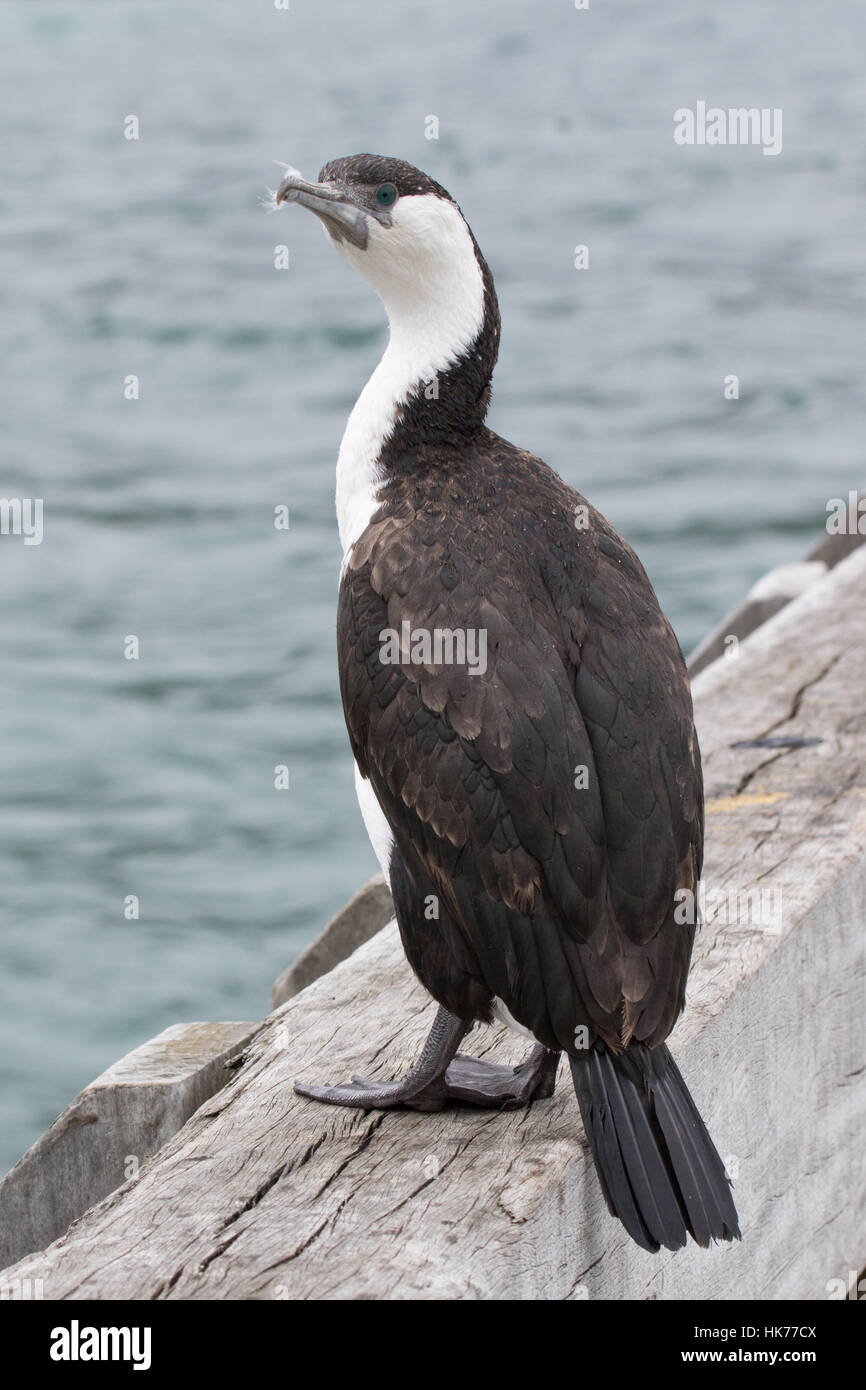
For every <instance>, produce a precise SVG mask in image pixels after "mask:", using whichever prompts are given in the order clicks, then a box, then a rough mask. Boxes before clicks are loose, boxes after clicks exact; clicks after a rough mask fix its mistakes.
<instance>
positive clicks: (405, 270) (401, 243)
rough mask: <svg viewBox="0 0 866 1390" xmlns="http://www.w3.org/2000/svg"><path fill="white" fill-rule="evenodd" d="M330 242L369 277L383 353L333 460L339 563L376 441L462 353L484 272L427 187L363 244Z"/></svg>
mask: <svg viewBox="0 0 866 1390" xmlns="http://www.w3.org/2000/svg"><path fill="white" fill-rule="evenodd" d="M335 245H336V246H337V249H338V250H339V251H341V252H342V253H343V255H345V257H346V259H347V260H349V261H351V263H352V265H354V266H355V268H356V269H357V270H359V271H360V273H361V274H362V275H363V276H364V277H365V279H367V280H369V281H370V283H371V284H372V286H373V288H374V289H375V290H376V292H377V293H378V295H379V296H380V298H381V299H382V302H383V303H384V305H385V311H386V313H387V315H388V323H389V325H390V329H391V334H390V338H389V340H388V346H387V348H386V349H385V354H384V356H383V358H382V360H381V362H380V363H379V365H378V367H377V368H376V370H375V371H374V373H373V375H372V376H371V377H370V380H369V381H368V382H367V385H366V386H365V387H364V389H363V391H362V392H361V394H360V396H359V397H358V400H357V401H356V403H355V407H354V409H353V411H352V413H351V415H350V416H349V420H348V423H347V425H346V430H345V433H344V435H343V441H342V443H341V445H340V453H339V457H338V459H337V521H338V523H339V528H340V543H341V545H342V547H343V563H344V564H345V561H346V557H347V556H348V554H349V551H350V550H351V548H352V546H353V545H354V544H355V542H356V541H357V539H358V537H359V536H360V535H361V534H362V533H363V532H364V531H365V530H366V528H367V526H368V524H369V521H370V518H371V517H372V516H373V514H374V512H375V511H376V510H377V506H378V504H377V502H376V492H377V490H378V488H379V486H380V485H381V482H382V476H381V472H380V469H379V466H378V460H379V455H380V453H381V450H382V446H383V444H384V443H385V441H386V440H387V439H388V437H389V436H390V435H391V433H392V431H393V429H394V425H395V421H396V416H397V410H398V407H399V406H401V405H403V404H405V403H406V401H408V399H409V397H410V396H411V395H412V394H413V393H414V392H415V391H417V390H419V389H420V390H422V391H427V392H428V393H429V394H430V395H431V396H432V395H433V393H434V392H436V391H437V390H438V382H437V377H438V375H439V374H440V373H441V372H444V371H446V370H447V369H448V367H450V366H451V365H452V363H453V362H454V361H455V360H456V359H457V358H458V357H459V356H460V354H461V353H463V352H465V351H466V349H467V348H468V347H469V346H470V344H471V343H472V342H473V341H474V340H475V338H476V337H477V336H478V333H479V332H480V329H481V325H482V323H483V320H484V281H483V278H482V275H481V269H480V267H479V265H478V261H477V259H476V256H475V248H474V246H473V243H472V238H471V236H470V234H469V230H468V228H467V226H466V223H465V222H464V220H463V218H462V216H461V214H460V212H459V211H458V210H457V208H456V207H455V206H454V205H453V204H452V203H449V202H447V201H445V200H444V199H442V198H437V197H436V196H435V195H433V194H421V195H418V196H410V197H405V198H401V199H400V200H399V201H398V203H397V204H396V206H395V208H394V214H393V220H392V225H391V226H390V227H382V226H380V225H379V224H378V223H376V222H374V221H372V219H371V221H370V231H369V240H368V242H367V247H366V249H365V250H363V251H362V250H359V249H357V248H356V247H353V246H351V245H350V244H349V243H348V242H345V241H344V242H340V243H335Z"/></svg>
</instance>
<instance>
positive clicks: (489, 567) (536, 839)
mask: <svg viewBox="0 0 866 1390" xmlns="http://www.w3.org/2000/svg"><path fill="white" fill-rule="evenodd" d="M287 202H296V203H300V204H301V206H303V207H306V208H309V209H310V211H312V212H314V213H315V214H316V216H317V217H318V218H320V220H321V221H322V223H323V224H324V228H325V231H326V233H327V236H328V238H329V239H330V240H331V241H332V242H333V244H334V245H335V246H336V248H337V249H338V250H339V251H340V252H341V253H342V254H343V255H344V256H345V257H346V259H347V260H348V261H349V262H350V263H351V264H352V265H353V266H354V267H355V269H356V270H358V271H359V272H360V273H361V274H362V275H363V276H364V277H365V279H367V280H368V281H369V282H370V284H371V285H372V286H373V288H374V289H375V290H376V291H377V293H378V294H379V296H380V297H381V299H382V301H383V303H384V306H385V311H386V313H387V316H388V322H389V325H390V338H389V341H388V346H387V349H386V351H385V354H384V356H383V358H382V360H381V362H380V363H379V365H378V366H377V368H376V370H375V371H374V372H373V375H372V376H371V378H370V380H369V381H368V382H367V385H366V386H365V387H364V389H363V391H362V392H361V395H360V397H359V398H358V401H357V404H356V405H355V407H354V409H353V411H352V413H351V415H350V417H349V421H348V424H347V426H346V431H345V434H344V435H343V441H342V444H341V446H340V452H339V458H338V462H337V513H338V519H339V528H340V539H341V542H342V547H343V552H344V553H343V567H342V573H341V580H340V592H339V606H338V617H337V633H338V651H339V670H340V688H341V692H342V699H343V709H344V712H345V717H346V724H347V727H348V731H349V738H350V740H351V745H352V749H353V752H354V755H355V761H356V781H357V787H358V796H359V800H360V804H361V809H362V812H363V816H364V820H365V823H366V826H367V829H368V832H369V835H370V838H371V840H372V843H373V847H374V849H375V851H376V854H377V857H378V859H379V862H380V864H381V866H382V871H383V873H384V874H385V877H386V879H387V880H388V881H389V883H390V885H391V890H392V893H393V898H394V907H395V912H396V916H397V922H398V925H399V929H400V934H401V937H402V941H403V946H404V948H405V951H406V955H407V957H408V960H409V963H410V965H411V966H412V969H413V970H414V971H415V974H416V975H417V976H418V978H419V980H420V981H421V983H422V984H423V985H424V986H425V987H426V989H427V990H428V991H429V992H430V994H431V995H432V996H433V998H434V999H435V1000H436V1001H437V1003H438V1005H439V1010H438V1013H437V1015H436V1020H435V1022H434V1024H433V1028H432V1031H431V1033H430V1035H429V1037H428V1039H427V1042H426V1044H425V1046H424V1049H423V1051H422V1053H421V1056H420V1058H419V1060H418V1061H417V1063H416V1064H415V1066H413V1067H412V1069H411V1070H410V1071H409V1072H408V1073H407V1075H405V1076H404V1077H402V1078H401V1079H400V1080H397V1081H389V1082H375V1081H367V1080H364V1079H361V1078H356V1079H355V1080H354V1081H352V1082H349V1083H346V1084H344V1085H334V1086H313V1085H306V1084H303V1085H302V1084H300V1083H298V1085H297V1086H296V1089H297V1090H298V1091H299V1092H300V1093H301V1094H302V1095H305V1096H310V1097H313V1098H314V1099H316V1100H319V1101H327V1102H330V1103H331V1104H336V1105H351V1106H358V1107H363V1108H380V1107H382V1108H390V1107H393V1106H408V1107H411V1108H414V1109H417V1110H438V1109H441V1108H442V1107H443V1106H444V1105H445V1104H447V1103H448V1101H449V1100H457V1101H462V1102H468V1103H476V1104H479V1105H484V1106H493V1107H512V1106H518V1105H524V1104H526V1103H528V1102H529V1101H530V1100H532V1099H533V1098H538V1097H544V1096H549V1095H550V1094H551V1093H552V1091H553V1087H554V1081H555V1076H556V1069H557V1063H558V1061H559V1056H560V1053H562V1052H564V1053H566V1055H567V1057H568V1061H569V1064H570V1067H571V1074H572V1077H573V1081H574V1088H575V1091H576V1093H577V1099H578V1102H579V1104H580V1110H581V1114H582V1116H583V1122H584V1126H585V1129H586V1133H587V1136H588V1138H589V1142H590V1145H591V1149H592V1153H593V1157H594V1159H595V1164H596V1168H597V1171H598V1176H599V1180H600V1182H601V1186H602V1189H603V1192H604V1196H605V1198H606V1200H607V1204H608V1206H609V1208H610V1210H611V1212H612V1213H613V1214H614V1215H615V1216H617V1217H619V1219H620V1220H621V1221H622V1222H623V1224H624V1225H625V1227H626V1229H627V1230H628V1232H629V1234H630V1235H631V1236H632V1237H633V1238H634V1239H635V1240H636V1241H637V1242H638V1244H639V1245H641V1246H643V1247H644V1249H646V1250H651V1251H656V1250H658V1249H659V1247H660V1246H666V1247H668V1248H669V1249H676V1248H678V1247H679V1246H682V1245H684V1244H685V1242H686V1237H687V1233H689V1232H690V1233H691V1235H692V1236H693V1238H694V1239H695V1240H696V1241H697V1242H698V1243H699V1244H700V1245H708V1244H709V1242H710V1241H711V1240H712V1239H715V1240H730V1239H732V1238H734V1237H738V1236H739V1230H738V1224H737V1213H736V1210H735V1208H734V1203H733V1200H732V1196H731V1191H730V1184H729V1182H728V1179H727V1176H726V1174H725V1169H724V1165H723V1163H722V1161H721V1159H720V1158H719V1155H718V1153H717V1151H716V1149H715V1147H714V1145H713V1142H712V1140H711V1139H710V1136H709V1134H708V1133H707V1130H706V1127H705V1125H704V1123H703V1121H702V1119H701V1117H700V1114H699V1113H698V1110H697V1107H696V1106H695V1103H694V1101H693V1100H692V1097H691V1095H690V1094H689V1091H688V1089H687V1088H686V1085H685V1083H684V1081H683V1079H682V1077H681V1075H680V1073H679V1070H678V1069H677V1066H676V1064H675V1062H674V1060H673V1058H672V1057H671V1054H670V1052H669V1051H668V1049H667V1047H666V1046H665V1039H666V1037H667V1036H668V1034H669V1033H670V1031H671V1029H672V1028H673V1026H674V1023H675V1021H676V1019H677V1016H678V1015H679V1013H680V1011H681V1010H682V1008H683V1004H684V999H685V985H686V975H687V973H688V968H689V960H690V957H691V951H692V942H693V938H694V933H695V922H694V914H689V913H688V912H686V913H683V912H682V911H677V908H678V905H681V904H682V903H684V902H687V901H688V898H687V896H684V895H683V892H682V890H685V892H686V894H688V893H689V892H691V893H692V894H695V895H696V892H697V886H698V879H699V876H700V871H701V862H702V851H703V789H702V780H701V764H700V753H699V750H698V743H697V738H696V735H695V728H694V722H693V716H692V701H691V694H690V690H689V683H688V678H687V675H686V670H685V665H684V662H683V658H682V653H681V652H680V648H679V645H678V643H677V640H676V638H675V636H674V633H673V631H672V629H671V627H670V625H669V624H668V622H667V620H666V619H665V617H664V615H663V614H662V612H661V610H660V608H659V605H658V601H657V599H656V596H655V593H654V592H653V589H652V586H651V584H650V582H649V580H648V578H647V576H646V573H645V572H644V570H643V568H642V566H641V564H640V562H639V560H638V559H637V557H636V556H635V554H634V552H633V551H632V550H631V549H630V548H629V546H628V545H627V544H626V542H625V541H624V540H623V539H622V537H621V536H619V535H618V534H617V532H616V531H615V530H614V528H613V527H612V526H611V525H610V524H609V522H607V521H606V520H605V519H604V517H602V516H601V515H600V514H599V513H598V512H597V511H596V510H595V509H594V508H593V507H591V506H590V505H589V504H588V503H587V502H586V501H585V499H584V498H583V497H581V496H580V494H579V493H577V492H575V491H573V490H572V489H571V488H570V487H568V486H566V484H565V483H564V482H563V481H562V480H561V479H560V478H559V477H558V476H557V475H556V474H555V473H554V472H552V470H551V469H550V468H548V467H547V466H546V465H545V464H544V463H542V462H541V460H540V459H537V458H535V457H533V455H532V454H529V453H526V452H525V451H524V450H522V449H518V448H516V447H515V446H514V445H513V444H509V443H508V441H507V440H505V439H500V438H499V437H498V436H497V435H496V434H494V433H493V432H492V431H491V430H490V429H488V428H487V426H486V425H485V423H484V419H485V415H486V413H487V407H488V403H489V400H490V382H491V376H492V373H493V368H494V364H495V362H496V357H497V352H498V348H499V309H498V305H497V300H496V292H495V290H494V286H493V278H492V276H491V274H490V270H489V268H488V266H487V264H486V262H485V260H484V258H483V256H482V254H481V252H480V250H479V248H478V245H477V243H476V241H475V238H474V236H473V235H472V232H471V230H470V228H469V226H468V224H467V222H466V220H465V219H464V217H463V214H462V213H461V211H460V208H459V207H458V206H457V204H456V203H455V202H454V200H453V198H451V197H450V195H449V194H448V193H446V191H445V189H444V188H442V187H441V186H440V185H439V184H438V183H436V182H434V180H433V179H431V178H428V176H427V175H426V174H423V173H421V172H420V170H418V169H415V168H413V167H412V166H411V165H410V164H407V163H405V162H404V161H403V160H399V159H387V158H383V157H380V156H376V155H370V154H360V155H355V156H352V157H350V158H347V159H338V160H335V161H334V162H332V163H330V164H327V165H326V166H325V167H324V169H322V171H321V173H320V175H319V180H318V182H316V183H311V182H308V181H306V180H305V179H303V178H302V177H301V176H300V174H298V173H297V172H296V171H294V170H290V171H289V172H288V173H287V174H286V177H285V178H284V179H283V181H282V183H281V184H280V187H279V189H278V190H277V203H278V204H280V203H287ZM437 633H438V634H445V637H444V638H443V642H442V644H440V646H439V647H437V646H436V634H437ZM385 634H391V635H392V636H389V637H388V639H387V641H388V642H390V643H391V646H390V648H388V650H387V651H386V640H385ZM393 634H396V635H397V636H396V639H395V638H394V637H393ZM418 634H421V640H416V639H417V636H418ZM449 634H450V636H449ZM455 634H456V636H455ZM473 634H474V645H473V637H472V635H473ZM461 635H462V638H463V643H462V645H461V642H460V641H459V640H458V639H459V638H460V636H461ZM445 643H450V646H449V648H448V650H447V651H446V647H445V645H444V644H445ZM470 648H471V649H472V651H473V653H474V657H475V661H474V665H473V664H472V663H471V662H470V660H469V659H468V654H469V649H470ZM482 649H483V659H482ZM461 655H462V656H463V659H462V660H461V659H460V658H461ZM692 901H694V898H693V899H692ZM431 905H433V906H432V908H431ZM683 916H686V917H688V918H690V920H688V921H685V922H683V921H681V920H678V918H681V917H683ZM494 1017H498V1018H499V1019H501V1020H503V1021H504V1022H506V1023H508V1024H510V1025H511V1026H513V1027H516V1028H517V1029H518V1031H520V1032H523V1033H525V1034H526V1036H527V1037H529V1038H530V1039H531V1040H532V1042H533V1044H534V1045H533V1047H532V1050H531V1052H530V1053H529V1056H528V1058H527V1060H526V1061H525V1062H524V1063H523V1064H522V1065H521V1066H518V1067H507V1066H498V1065H495V1064H491V1063H486V1062H483V1061H481V1060H478V1059H473V1058H469V1057H465V1056H463V1055H462V1054H461V1053H459V1052H458V1048H459V1046H460V1043H461V1041H462V1039H463V1038H464V1036H465V1035H466V1033H467V1032H468V1031H469V1029H470V1028H471V1027H472V1026H473V1024H474V1023H475V1022H476V1021H480V1022H483V1023H490V1022H491V1021H492V1019H493V1018H494Z"/></svg>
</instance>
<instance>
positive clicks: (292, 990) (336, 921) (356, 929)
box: [271, 874, 394, 1009]
mask: <svg viewBox="0 0 866 1390" xmlns="http://www.w3.org/2000/svg"><path fill="white" fill-rule="evenodd" d="M393 911H394V907H393V904H392V902H391V893H390V890H389V888H388V885H387V883H386V882H385V880H384V878H383V876H382V875H381V874H376V875H375V876H374V877H373V878H371V879H370V880H369V881H368V882H367V883H365V884H364V886H363V887H362V888H359V889H358V891H357V893H355V894H353V896H352V897H351V898H350V899H349V901H348V902H347V903H346V906H345V907H343V908H341V909H340V911H339V912H338V913H337V915H336V916H335V917H332V918H331V920H330V922H329V923H328V925H327V926H326V927H324V928H323V930H322V931H321V932H319V935H318V936H317V937H316V938H315V940H314V941H311V942H310V944H309V946H307V947H306V948H305V950H303V951H302V952H301V954H300V955H299V956H298V958H297V960H296V961H295V962H294V963H293V964H292V965H290V966H288V967H287V968H286V969H285V970H284V971H283V972H282V974H281V975H279V976H278V977H277V979H276V980H275V981H274V987H273V989H272V990H271V1008H272V1009H276V1008H278V1006H279V1005H280V1004H285V1002H286V1000H287V999H292V998H293V997H294V995H296V994H300V992H301V990H302V989H306V988H307V985H311V984H312V983H313V981H314V980H318V978H319V976H320V975H325V974H326V973H327V972H328V971H329V970H333V968H334V966H335V965H339V964H340V961H342V960H345V959H346V957H347V956H350V955H351V954H352V952H353V951H357V949H358V947H359V946H363V944H364V942H365V941H369V940H370V937H371V936H375V935H376V932H377V931H381V930H382V928H383V927H384V926H385V924H386V923H387V922H388V921H389V919H390V917H391V914H392V913H393Z"/></svg>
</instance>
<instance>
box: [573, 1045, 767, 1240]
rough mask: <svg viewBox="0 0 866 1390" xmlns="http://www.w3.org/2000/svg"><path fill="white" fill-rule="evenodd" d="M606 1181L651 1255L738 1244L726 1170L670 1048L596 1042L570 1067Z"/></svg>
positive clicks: (612, 1200)
mask: <svg viewBox="0 0 866 1390" xmlns="http://www.w3.org/2000/svg"><path fill="white" fill-rule="evenodd" d="M569 1061H570V1062H571V1075H572V1077H573V1079H574V1089H575V1091H576V1093H577V1099H578V1103H579V1105H580V1113H581V1115H582V1117H583V1124H584V1128H585V1130H586V1133H587V1137H588V1139H589V1142H590V1145H591V1146H592V1156H593V1158H594V1159H595V1166H596V1169H597V1170H598V1176H599V1181H600V1182H601V1186H602V1190H603V1192H604V1195H605V1199H606V1201H607V1205H608V1207H609V1209H610V1211H611V1213H612V1215H614V1216H618V1217H619V1219H620V1221H621V1222H622V1224H623V1225H624V1226H625V1228H626V1230H627V1231H628V1233H629V1235H630V1236H631V1237H632V1239H633V1240H636V1241H637V1243H638V1245H642V1246H643V1248H644V1250H651V1251H653V1252H655V1251H656V1250H658V1249H659V1247H660V1246H662V1245H665V1246H667V1248H668V1249H669V1250H678V1249H679V1248H680V1246H682V1245H685V1243H686V1232H687V1231H690V1232H691V1234H692V1236H693V1237H694V1239H695V1240H696V1241H697V1243H698V1245H709V1243H710V1240H733V1239H735V1238H736V1239H737V1240H739V1237H740V1228H739V1223H738V1221H737V1211H736V1207H735V1206H734V1200H733V1198H732V1196H731V1185H730V1182H729V1181H728V1177H727V1175H726V1173H725V1168H724V1164H723V1163H722V1160H721V1159H720V1158H719V1155H718V1154H717V1152H716V1149H715V1145H714V1144H713V1141H712V1139H711V1138H710V1136H709V1134H708V1133H707V1127H706V1125H705V1124H704V1122H703V1120H702V1119H701V1117H700V1115H699V1114H698V1108H697V1106H696V1105H695V1103H694V1101H693V1100H692V1098H691V1096H690V1095H689V1092H688V1089H687V1087H686V1083H685V1082H684V1081H683V1078H682V1077H681V1076H680V1073H679V1068H678V1067H677V1064H676V1062H675V1061H674V1059H673V1057H672V1056H671V1054H670V1053H669V1052H668V1050H667V1048H666V1047H665V1046H664V1045H662V1046H661V1047H655V1048H653V1049H652V1050H651V1049H650V1048H648V1047H645V1046H644V1045H643V1043H632V1044H631V1046H630V1047H628V1048H627V1049H626V1051H625V1052H620V1053H616V1052H611V1051H609V1049H608V1048H606V1047H605V1045H604V1043H602V1042H596V1043H594V1044H593V1046H592V1047H591V1048H590V1049H589V1051H588V1052H585V1053H583V1054H582V1055H580V1056H578V1057H570V1058H569Z"/></svg>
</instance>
